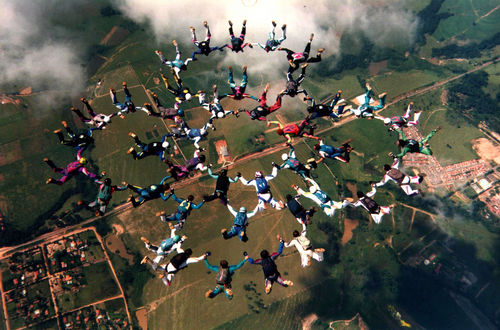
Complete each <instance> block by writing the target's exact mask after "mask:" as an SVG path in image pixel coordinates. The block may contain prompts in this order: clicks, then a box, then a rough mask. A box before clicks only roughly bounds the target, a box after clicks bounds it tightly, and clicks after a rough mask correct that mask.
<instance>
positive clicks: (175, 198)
mask: <svg viewBox="0 0 500 330" xmlns="http://www.w3.org/2000/svg"><path fill="white" fill-rule="evenodd" d="M170 196H172V199H173V200H174V201H176V202H177V203H179V204H180V203H182V202H183V201H184V200H183V199H181V198H179V197H177V196H175V193H171V194H170Z"/></svg>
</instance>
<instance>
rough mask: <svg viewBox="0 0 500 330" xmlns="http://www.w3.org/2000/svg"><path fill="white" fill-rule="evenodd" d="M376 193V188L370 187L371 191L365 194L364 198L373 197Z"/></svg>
mask: <svg viewBox="0 0 500 330" xmlns="http://www.w3.org/2000/svg"><path fill="white" fill-rule="evenodd" d="M376 193H377V187H376V186H375V185H373V186H372V191H370V192H368V193H366V196H368V197H373V196H374V195H375V194H376Z"/></svg>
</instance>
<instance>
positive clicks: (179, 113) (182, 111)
mask: <svg viewBox="0 0 500 330" xmlns="http://www.w3.org/2000/svg"><path fill="white" fill-rule="evenodd" d="M177 114H178V115H179V116H181V117H183V116H184V110H182V109H178V110H177Z"/></svg>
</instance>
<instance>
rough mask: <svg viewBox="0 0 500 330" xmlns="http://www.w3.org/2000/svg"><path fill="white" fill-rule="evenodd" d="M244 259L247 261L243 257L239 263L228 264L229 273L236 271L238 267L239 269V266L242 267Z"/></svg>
mask: <svg viewBox="0 0 500 330" xmlns="http://www.w3.org/2000/svg"><path fill="white" fill-rule="evenodd" d="M205 261H206V260H205ZM245 261H247V260H246V259H245V258H243V260H241V261H240V263H239V264H237V265H231V266H229V273H231V274H232V273H234V272H235V271H237V270H238V269H240V268H241V267H243V265H244V264H245Z"/></svg>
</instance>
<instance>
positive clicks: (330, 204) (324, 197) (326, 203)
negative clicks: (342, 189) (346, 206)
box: [292, 178, 343, 217]
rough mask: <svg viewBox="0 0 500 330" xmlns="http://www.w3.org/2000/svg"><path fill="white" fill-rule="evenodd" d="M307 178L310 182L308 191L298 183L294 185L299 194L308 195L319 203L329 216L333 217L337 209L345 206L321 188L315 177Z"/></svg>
mask: <svg viewBox="0 0 500 330" xmlns="http://www.w3.org/2000/svg"><path fill="white" fill-rule="evenodd" d="M305 180H306V181H308V182H309V184H310V186H309V191H308V192H306V191H304V190H302V188H299V187H298V186H296V185H292V188H293V189H295V190H296V191H297V194H299V195H302V196H304V197H307V198H309V199H311V200H312V201H314V202H315V203H316V204H318V205H319V206H320V207H321V209H322V210H323V212H325V214H326V215H327V216H329V217H333V215H334V214H335V210H338V209H341V208H342V207H343V204H342V202H335V201H334V200H332V199H331V198H330V196H328V194H327V193H325V192H324V191H322V190H321V188H320V186H319V185H318V184H317V183H316V182H315V181H314V180H313V179H310V178H306V179H305Z"/></svg>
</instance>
